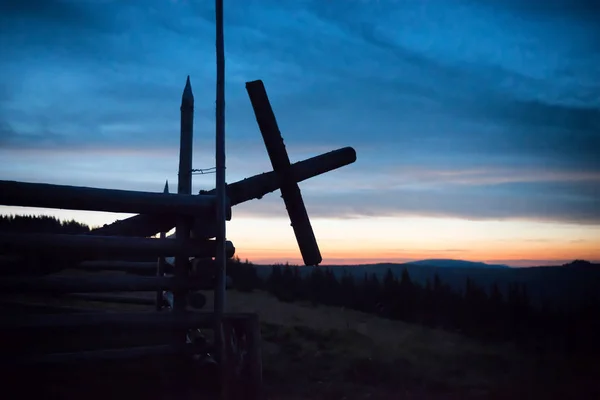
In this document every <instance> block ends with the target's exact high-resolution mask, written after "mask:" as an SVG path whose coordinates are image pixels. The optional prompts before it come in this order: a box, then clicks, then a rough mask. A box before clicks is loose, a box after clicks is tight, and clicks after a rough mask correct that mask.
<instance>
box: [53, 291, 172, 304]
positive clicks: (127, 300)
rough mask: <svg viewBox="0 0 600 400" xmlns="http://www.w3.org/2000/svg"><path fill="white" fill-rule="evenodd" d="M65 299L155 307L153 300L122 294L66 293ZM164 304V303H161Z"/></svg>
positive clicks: (154, 300)
mask: <svg viewBox="0 0 600 400" xmlns="http://www.w3.org/2000/svg"><path fill="white" fill-rule="evenodd" d="M64 297H65V298H67V299H73V300H84V301H95V302H101V303H120V304H136V305H143V306H153V305H156V299H155V298H149V297H140V296H132V295H124V294H103V293H67V294H65V295H64ZM162 303H163V304H164V303H165V302H164V301H163V302H162Z"/></svg>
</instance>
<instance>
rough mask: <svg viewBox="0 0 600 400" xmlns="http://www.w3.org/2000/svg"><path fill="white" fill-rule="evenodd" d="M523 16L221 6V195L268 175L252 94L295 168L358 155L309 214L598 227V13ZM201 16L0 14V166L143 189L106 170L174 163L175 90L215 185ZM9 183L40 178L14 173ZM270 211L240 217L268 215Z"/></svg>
mask: <svg viewBox="0 0 600 400" xmlns="http://www.w3.org/2000/svg"><path fill="white" fill-rule="evenodd" d="M525 3H526V4H525ZM525 3H523V2H516V1H500V0H484V1H481V2H474V1H471V0H430V1H423V2H404V1H399V0H396V1H393V0H380V1H376V2H372V1H361V0H355V1H354V0H353V1H341V0H331V1H317V0H312V1H309V0H304V1H285V2H281V1H274V0H268V1H260V2H259V1H250V0H244V1H242V0H238V1H231V2H229V3H228V5H227V9H226V13H225V18H226V21H225V22H226V35H225V40H226V55H227V59H226V67H227V77H226V78H227V80H226V85H227V97H226V102H227V111H226V119H227V135H228V136H227V146H228V151H229V153H228V161H231V162H232V165H231V171H232V174H231V179H232V180H233V179H237V178H238V176H239V177H240V178H241V177H242V176H241V175H243V174H253V173H259V172H262V171H263V170H268V169H269V167H270V165H269V162H268V158H267V156H266V151H265V150H264V147H263V144H262V139H261V137H260V133H259V130H258V127H257V124H256V121H255V119H254V115H253V111H252V108H251V105H250V102H249V100H248V97H247V93H246V91H245V88H244V82H246V81H249V80H254V79H263V80H264V82H265V85H266V88H267V91H268V93H269V97H270V100H271V103H272V106H273V109H274V111H275V114H276V117H277V120H278V123H279V127H280V129H281V131H282V134H283V137H284V139H285V143H286V147H287V149H288V151H289V153H290V158H291V159H292V160H299V159H301V158H304V157H308V156H312V155H316V154H317V153H319V152H324V151H327V150H331V149H335V148H339V147H342V146H348V145H350V146H353V147H355V149H356V150H357V154H358V161H357V163H356V164H355V165H353V166H349V167H346V168H344V169H343V170H342V171H336V172H334V173H332V174H331V175H329V176H325V177H319V178H317V179H315V180H311V181H309V182H306V183H305V184H302V186H301V187H302V188H303V193H305V195H306V199H307V200H306V201H307V207H308V208H309V212H310V213H311V214H314V215H317V216H336V217H351V216H357V215H362V216H369V215H400V214H402V215H404V214H410V213H413V214H414V213H416V214H423V215H439V216H447V215H452V216H461V217H464V218H474V219H479V218H500V219H503V218H524V219H527V218H532V219H557V220H560V221H577V222H581V223H589V222H590V221H594V223H597V222H598V220H599V219H598V212H597V211H596V209H600V207H598V193H597V191H595V190H594V189H593V187H594V186H593V185H597V183H598V176H599V174H600V95H599V93H600V83H599V82H600V71H599V70H598V68H597V65H600V51H598V50H600V40H598V39H600V29H599V28H598V25H594V24H593V23H591V22H590V19H589V16H590V15H593V12H592V11H593V9H594V3H591V2H586V1H576V2H566V0H564V1H558V0H554V1H550V2H544V3H543V4H542V3H541V2H539V3H538V2H535V1H534V2H525ZM568 4H571V6H568ZM213 7H214V4H213V3H212V2H205V1H199V0H198V1H192V0H187V1H183V0H182V1H167V0H164V1H158V0H148V1H142V0H136V1H129V2H120V1H109V0H105V1H101V0H97V1H93V0H86V1H75V0H72V1H68V0H61V1H59V0H53V1H41V0H36V1H29V2H24V1H6V2H3V4H2V5H0V33H1V35H0V47H1V48H2V49H3V53H4V54H5V55H6V56H5V57H3V58H2V59H1V60H0V69H1V71H2V74H0V149H4V150H5V151H12V152H17V153H19V154H24V153H27V152H29V153H32V152H43V151H45V150H44V149H46V150H48V151H54V152H58V151H59V150H60V151H61V152H63V153H64V152H68V153H70V154H72V155H73V157H76V156H77V155H78V154H87V155H88V156H90V157H91V155H90V152H91V151H92V150H91V149H96V151H98V152H105V153H104V155H103V156H102V157H106V158H102V161H98V163H99V165H100V164H101V165H102V171H103V172H102V173H103V174H104V175H103V176H100V174H99V173H97V172H93V167H90V169H83V170H81V171H79V175H77V174H74V173H73V172H70V170H69V168H67V167H64V168H60V174H61V176H63V177H64V179H65V180H67V179H68V177H72V178H73V179H75V175H77V179H81V180H84V181H88V182H90V184H92V185H93V183H94V182H96V183H98V184H109V183H110V181H111V179H116V180H117V181H118V182H119V185H127V184H130V185H132V186H135V187H140V185H141V186H143V185H149V184H150V182H151V181H153V179H152V178H151V176H150V172H148V175H147V176H146V177H144V178H140V177H139V176H136V172H135V169H136V168H135V165H134V164H133V163H132V162H129V163H128V165H129V166H130V167H129V168H128V169H120V168H118V167H117V166H116V163H115V160H117V159H119V160H121V159H122V158H121V157H120V156H118V155H115V156H114V157H113V156H109V155H108V153H109V152H110V151H114V152H115V154H117V153H118V152H119V151H125V150H124V149H128V151H130V152H135V154H137V155H138V156H139V157H138V156H136V157H134V159H135V160H137V161H136V162H140V163H142V161H141V157H143V156H147V157H149V158H152V157H156V154H163V153H164V154H169V155H170V156H173V157H175V158H176V154H177V142H178V135H179V121H178V119H179V102H180V96H181V91H182V89H183V84H184V81H185V77H186V76H187V75H188V74H190V75H191V76H192V85H193V88H194V93H195V97H196V104H195V107H196V108H195V145H196V146H197V149H199V150H198V152H200V153H202V155H201V156H199V157H197V158H196V159H195V161H196V160H198V167H208V166H212V165H213V164H214V156H213V155H212V153H213V151H212V149H213V148H214V91H215V82H214V70H215V67H214V9H213ZM557 15H561V16H563V15H564V17H565V18H562V19H560V20H558V19H556V16H557ZM204 149H210V150H209V151H205V150H204ZM15 154H16V153H15ZM36 154H38V153H36ZM61 154H62V153H61ZM94 154H95V155H94V157H98V155H97V153H94ZM107 160H112V161H107ZM15 162H18V161H17V160H16V159H15ZM53 162H54V161H53ZM57 162H58V161H57ZM111 164H113V165H112V166H111ZM173 164H175V162H174V163H173ZM64 165H65V166H66V165H73V163H72V160H71V161H69V160H65V161H64ZM161 165H162V166H161V167H160V168H158V167H157V169H151V170H150V171H151V173H153V174H155V175H156V176H157V178H156V181H157V182H159V184H160V182H162V180H163V179H164V176H165V175H167V174H169V173H170V171H171V170H172V168H171V167H170V166H167V165H166V164H164V165H163V164H161ZM15 168H16V167H15ZM15 168H13V167H11V168H8V167H5V168H4V169H3V170H4V171H5V172H7V173H10V172H11V171H13V172H12V173H15V174H16V173H17V172H16V169H15ZM128 171H130V172H128ZM238 171H239V172H238ZM18 174H19V175H18V176H20V177H22V178H23V179H26V178H27V177H35V176H39V175H36V174H37V171H35V170H33V169H32V170H29V171H28V170H27V168H26V167H19V168H18ZM228 176H229V175H228ZM61 179H62V178H61ZM140 180H141V181H143V182H145V183H143V184H140ZM341 193H343V194H344V196H343V198H340V194H341ZM275 197H276V196H275ZM265 201H266V199H265V200H263V201H262V202H258V203H257V205H248V206H246V205H244V206H242V208H241V210H240V212H242V213H258V214H259V215H268V214H269V212H272V211H270V209H269V208H270V207H271V203H268V202H267V203H268V204H267V205H266V206H265V205H264V204H265ZM259 204H260V205H259ZM276 210H277V209H276ZM283 212H284V213H285V209H283Z"/></svg>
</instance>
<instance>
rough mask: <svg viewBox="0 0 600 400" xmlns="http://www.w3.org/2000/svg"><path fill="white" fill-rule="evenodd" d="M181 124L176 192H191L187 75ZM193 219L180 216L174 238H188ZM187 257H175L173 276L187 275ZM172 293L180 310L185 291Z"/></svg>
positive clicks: (191, 134)
mask: <svg viewBox="0 0 600 400" xmlns="http://www.w3.org/2000/svg"><path fill="white" fill-rule="evenodd" d="M180 110H181V125H180V139H179V140H180V143H179V175H178V180H177V193H179V194H192V153H193V151H192V148H193V138H194V94H193V93H192V85H191V83H190V77H189V76H188V77H187V80H186V82H185V88H184V89H183V95H182V96H181V108H180ZM192 225H193V221H192V220H191V219H190V218H185V217H184V216H180V217H178V218H177V224H176V228H175V229H176V233H177V236H176V240H177V241H180V242H182V243H183V242H184V241H186V240H188V239H189V238H190V230H191V228H192ZM188 264H189V258H188V256H187V255H185V254H178V255H177V256H176V257H175V277H176V278H179V279H185V278H186V277H187V275H188ZM173 294H174V311H176V312H181V311H184V310H185V307H186V298H187V296H186V294H187V293H186V292H185V291H176V292H175V293H173Z"/></svg>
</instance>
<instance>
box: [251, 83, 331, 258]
mask: <svg viewBox="0 0 600 400" xmlns="http://www.w3.org/2000/svg"><path fill="white" fill-rule="evenodd" d="M246 90H247V91H248V95H249V96H250V102H251V103H252V108H253V109H254V115H255V116H256V121H257V122H258V127H259V128H260V132H261V134H262V137H263V141H264V143H265V147H266V148H267V153H268V154H269V159H270V160H271V165H272V166H273V170H274V171H275V172H276V173H277V176H278V177H279V185H280V187H281V197H282V198H283V201H284V203H285V207H286V209H287V212H288V215H289V217H290V221H291V223H292V228H293V229H294V234H295V235H296V241H297V242H298V247H299V248H300V253H301V254H302V259H303V261H304V264H305V265H318V264H319V263H321V261H323V257H322V256H321V252H320V251H319V245H318V244H317V239H316V238H315V234H314V232H313V229H312V225H311V224H310V219H309V218H308V213H307V212H306V207H305V206H304V200H303V199H302V194H301V193H300V188H299V187H298V179H297V178H295V177H294V175H293V170H292V168H291V163H290V159H289V157H288V154H287V151H286V148H285V144H284V143H283V138H282V137H281V132H280V131H279V127H278V126H277V120H276V119H275V114H273V109H272V108H271V103H270V102H269V98H268V96H267V91H266V90H265V86H264V85H263V82H262V81H260V80H257V81H252V82H246Z"/></svg>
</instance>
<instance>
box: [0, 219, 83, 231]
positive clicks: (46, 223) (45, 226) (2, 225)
mask: <svg viewBox="0 0 600 400" xmlns="http://www.w3.org/2000/svg"><path fill="white" fill-rule="evenodd" d="M0 231H3V232H17V233H64V234H83V233H87V232H89V231H90V227H89V226H87V225H84V224H82V223H79V222H77V221H75V220H71V221H61V220H59V219H58V218H55V217H50V216H47V215H0Z"/></svg>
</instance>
